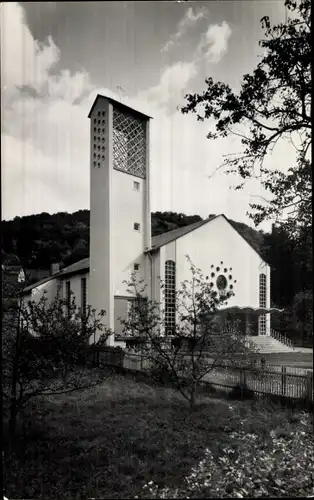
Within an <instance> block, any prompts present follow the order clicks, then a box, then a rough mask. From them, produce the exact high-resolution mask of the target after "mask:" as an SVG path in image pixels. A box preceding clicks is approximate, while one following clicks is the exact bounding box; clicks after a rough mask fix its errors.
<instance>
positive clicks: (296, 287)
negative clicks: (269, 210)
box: [1, 210, 313, 342]
mask: <svg viewBox="0 0 314 500" xmlns="http://www.w3.org/2000/svg"><path fill="white" fill-rule="evenodd" d="M209 215H213V214H209ZM199 220H202V218H201V217H200V216H199V215H185V214H182V213H175V212H154V213H152V234H153V236H155V235H157V234H161V233H164V232H166V231H171V230H172V229H176V228H178V227H181V226H186V225H188V224H192V223H193V222H197V221H199ZM230 222H231V223H232V224H233V225H234V227H235V228H236V229H237V230H238V231H239V232H240V233H241V234H242V236H243V237H244V238H246V240H247V241H248V242H249V243H250V244H251V245H252V246H253V247H254V248H255V249H256V250H257V251H258V252H259V253H260V254H261V255H262V256H263V258H264V259H265V261H266V262H267V263H268V264H269V265H270V266H271V283H272V285H271V302H272V305H273V306H278V307H283V308H287V311H288V312H289V314H288V316H287V319H286V320H284V321H283V320H282V319H280V321H279V322H277V321H276V319H275V318H274V320H275V322H274V325H275V327H276V329H278V330H283V331H284V332H287V333H289V332H290V336H291V338H296V337H298V338H300V337H302V339H303V337H304V335H305V334H306V337H307V338H310V337H311V336H312V333H313V329H312V233H311V231H310V232H307V233H306V234H304V235H303V237H302V238H298V239H291V237H290V236H289V235H288V234H287V233H286V232H285V230H284V229H283V228H280V227H279V228H276V229H274V230H273V231H272V232H271V233H269V234H266V233H263V232H262V231H257V230H255V229H253V228H251V227H249V226H247V225H246V224H244V223H241V222H236V221H232V220H230ZM1 230H2V264H3V265H4V266H5V268H6V274H7V272H8V271H9V270H10V269H11V270H16V273H18V272H19V270H20V267H22V268H23V270H24V272H25V275H26V280H27V284H31V283H34V282H36V281H38V280H40V279H42V278H44V277H46V276H49V274H50V266H51V264H52V263H55V262H60V264H61V267H64V266H67V265H70V264H72V263H73V262H76V261H78V260H80V259H83V258H85V257H88V255H89V210H79V211H78V212H74V213H73V214H68V213H65V212H59V213H56V214H53V215H50V214H48V213H41V214H37V215H30V216H26V217H15V219H13V220H10V221H3V222H2V224H1ZM289 325H290V326H289ZM302 342H303V340H302Z"/></svg>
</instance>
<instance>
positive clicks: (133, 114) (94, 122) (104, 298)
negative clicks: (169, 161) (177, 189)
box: [88, 95, 151, 345]
mask: <svg viewBox="0 0 314 500" xmlns="http://www.w3.org/2000/svg"><path fill="white" fill-rule="evenodd" d="M89 118H90V140H91V147H90V281H89V293H88V301H89V303H90V304H91V306H92V307H93V308H95V309H96V310H98V311H99V310H100V309H104V310H105V311H106V316H105V318H104V322H105V324H106V326H107V327H109V328H110V329H112V330H113V331H114V329H115V326H116V324H117V314H118V311H121V304H122V305H123V301H124V303H126V301H127V300H128V298H130V293H129V292H128V291H127V286H126V285H125V284H124V283H123V282H124V281H125V280H129V279H130V275H131V273H132V272H133V271H135V272H136V273H137V276H138V278H139V279H144V280H145V282H146V283H147V285H148V284H149V280H150V277H149V274H150V273H149V262H148V256H147V255H145V254H144V252H145V250H146V249H147V248H150V247H151V214H150V197H149V192H150V185H149V146H150V145H149V120H150V117H148V116H147V115H144V114H142V113H139V112H138V111H135V110H134V109H132V108H130V107H128V106H125V105H124V104H121V103H119V102H117V101H115V100H113V99H110V98H107V97H104V96H101V95H98V96H97V98H96V99H95V102H94V104H93V106H92V109H91V111H90V113H89ZM147 289H148V290H149V289H150V287H149V286H148V287H147ZM122 309H123V307H122ZM122 315H123V314H122ZM96 341H97V338H96ZM108 343H109V344H111V345H113V344H114V338H113V337H111V338H110V339H109V341H108Z"/></svg>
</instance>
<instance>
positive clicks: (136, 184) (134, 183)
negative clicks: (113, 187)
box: [133, 181, 140, 191]
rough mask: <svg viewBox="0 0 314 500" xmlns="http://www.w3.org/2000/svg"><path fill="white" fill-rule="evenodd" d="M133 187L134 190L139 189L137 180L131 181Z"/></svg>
mask: <svg viewBox="0 0 314 500" xmlns="http://www.w3.org/2000/svg"><path fill="white" fill-rule="evenodd" d="M133 189H135V191H139V190H140V183H139V182H137V181H134V182H133Z"/></svg>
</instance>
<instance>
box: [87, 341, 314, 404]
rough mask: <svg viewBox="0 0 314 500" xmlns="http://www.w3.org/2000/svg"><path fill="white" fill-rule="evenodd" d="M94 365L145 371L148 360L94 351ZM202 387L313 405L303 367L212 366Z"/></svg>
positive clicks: (309, 380)
mask: <svg viewBox="0 0 314 500" xmlns="http://www.w3.org/2000/svg"><path fill="white" fill-rule="evenodd" d="M94 362H95V363H96V364H97V365H98V366H100V365H107V366H118V367H120V368H123V369H125V370H130V371H137V372H145V371H148V370H149V368H150V366H151V361H150V359H149V358H148V357H147V355H145V354H138V353H132V352H127V351H123V350H122V349H121V350H119V349H118V350H116V351H115V350H112V349H110V348H109V349H107V348H103V349H100V350H99V349H98V350H97V351H96V352H94ZM202 382H204V384H205V386H206V385H207V384H210V386H213V387H217V388H221V389H226V390H227V389H230V390H232V389H234V388H235V387H242V388H243V387H245V388H246V390H249V391H253V392H254V394H256V395H258V396H280V397H283V398H285V399H290V400H302V401H304V402H305V403H306V404H309V405H311V404H313V371H312V370H306V369H304V368H295V367H286V366H276V365H271V366H269V365H266V366H264V367H261V366H258V367H256V368H254V369H252V368H243V367H240V366H231V365H224V366H216V367H215V368H214V369H212V370H211V371H210V372H209V373H208V374H207V375H205V376H204V377H203V380H202Z"/></svg>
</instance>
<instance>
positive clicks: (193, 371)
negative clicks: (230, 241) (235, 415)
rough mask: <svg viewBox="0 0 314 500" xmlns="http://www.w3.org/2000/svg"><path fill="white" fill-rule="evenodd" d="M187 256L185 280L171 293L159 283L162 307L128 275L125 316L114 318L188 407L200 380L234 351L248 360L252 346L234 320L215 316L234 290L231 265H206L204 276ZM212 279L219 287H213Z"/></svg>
mask: <svg viewBox="0 0 314 500" xmlns="http://www.w3.org/2000/svg"><path fill="white" fill-rule="evenodd" d="M188 261H189V264H190V272H191V280H190V281H189V280H185V281H183V282H182V283H181V286H180V288H179V289H178V290H173V291H172V292H169V290H167V289H166V287H165V285H164V283H162V282H161V289H162V291H163V297H164V298H166V302H167V305H166V307H164V306H162V305H161V304H159V303H158V302H156V301H151V300H147V299H145V288H146V287H145V285H143V282H142V281H139V282H138V281H136V276H135V274H132V276H131V279H130V281H129V282H128V283H127V284H128V290H129V292H130V293H131V294H132V296H133V297H134V300H133V306H132V309H131V312H130V314H129V316H128V318H126V319H122V318H120V321H121V323H122V325H123V332H124V334H127V335H128V336H131V337H133V340H134V342H137V344H138V349H139V350H140V351H142V353H143V354H144V355H145V358H146V359H147V360H148V361H149V364H150V371H151V373H152V374H154V375H156V373H159V374H165V375H166V376H168V378H169V379H170V380H171V382H172V384H173V385H174V386H175V387H176V388H177V389H178V390H179V391H180V392H181V394H182V396H183V397H184V398H185V399H186V400H187V401H188V402H189V404H190V407H191V408H193V407H194V406H195V403H196V393H197V388H198V385H199V383H200V382H201V380H202V379H203V378H204V377H205V376H206V375H207V374H209V373H210V372H211V371H212V370H213V369H214V368H215V367H217V366H218V365H221V364H223V363H226V362H228V361H229V362H230V360H231V359H232V363H233V365H234V364H236V361H235V359H234V355H235V354H236V355H237V356H236V357H237V359H238V361H239V362H240V363H242V364H243V363H244V362H247V363H249V362H250V359H251V358H250V354H251V353H252V352H253V347H252V345H247V343H246V340H245V336H244V335H243V333H241V332H240V331H239V329H238V325H237V324H236V323H234V324H232V323H231V322H226V321H224V320H219V319H218V318H217V317H216V316H217V314H216V313H217V311H218V309H219V307H221V306H222V305H224V304H226V303H227V301H228V299H229V298H230V297H231V296H232V295H233V294H234V292H233V287H234V282H235V280H233V277H232V275H231V274H230V273H231V270H230V269H227V268H226V267H225V266H224V265H223V262H221V263H220V265H219V266H217V267H216V268H214V266H213V265H212V271H211V274H210V275H209V276H204V275H203V274H202V272H201V270H200V269H197V268H196V267H195V266H194V265H193V263H192V262H191V260H190V259H189V258H188ZM217 279H218V282H219V283H218V289H219V287H220V292H218V291H217V290H216V289H215V288H216V287H215V282H216V280H217ZM225 285H227V287H226V288H225ZM162 302H163V303H165V302H164V301H162ZM169 304H170V305H169ZM168 306H169V307H170V308H171V310H172V311H175V313H176V317H177V320H176V322H175V324H171V325H170V324H169V309H168ZM205 313H212V318H211V319H209V320H207V321H206V322H202V321H201V317H202V315H203V314H205ZM134 342H133V345H134Z"/></svg>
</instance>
